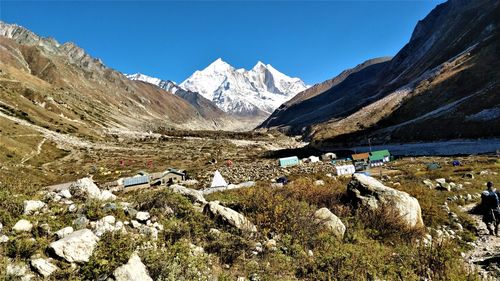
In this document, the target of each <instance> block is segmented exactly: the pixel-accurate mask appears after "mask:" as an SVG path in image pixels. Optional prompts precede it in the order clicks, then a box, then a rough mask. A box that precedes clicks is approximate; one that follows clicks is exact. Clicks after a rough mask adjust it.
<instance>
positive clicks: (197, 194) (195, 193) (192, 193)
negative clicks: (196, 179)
mask: <svg viewBox="0 0 500 281" xmlns="http://www.w3.org/2000/svg"><path fill="white" fill-rule="evenodd" d="M169 188H170V189H172V191H173V192H175V193H179V194H182V195H184V196H186V197H188V198H189V199H191V200H192V201H195V202H198V203H201V204H206V203H207V200H205V197H203V192H201V191H199V190H195V189H191V188H187V187H184V186H182V185H178V184H173V185H171V186H169Z"/></svg>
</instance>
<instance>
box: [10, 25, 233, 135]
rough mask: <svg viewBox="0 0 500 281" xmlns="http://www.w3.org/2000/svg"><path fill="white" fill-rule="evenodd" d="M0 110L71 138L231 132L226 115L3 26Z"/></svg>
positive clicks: (68, 47)
mask: <svg viewBox="0 0 500 281" xmlns="http://www.w3.org/2000/svg"><path fill="white" fill-rule="evenodd" d="M0 56H1V60H0V88H1V91H0V96H1V98H0V100H1V102H0V110H1V113H3V114H7V115H16V116H21V117H22V118H23V119H26V120H28V121H29V122H31V123H34V124H36V125H39V126H43V127H46V128H48V129H51V130H58V131H61V132H66V133H81V134H92V135H99V133H98V131H100V130H102V129H112V128H121V129H127V130H130V129H132V130H144V129H147V130H149V129H151V127H152V126H156V125H155V124H158V125H161V126H164V127H172V128H182V129H225V128H232V126H233V125H234V124H233V120H231V119H230V118H228V116H227V115H226V114H224V113H223V112H222V111H218V112H217V111H216V112H211V114H208V113H207V112H205V109H204V108H203V109H201V107H199V108H197V107H195V106H193V105H191V104H190V103H189V102H187V101H186V100H184V99H183V98H181V97H178V96H176V95H171V94H169V93H168V92H166V91H164V90H162V89H160V88H158V87H155V86H153V85H151V84H148V83H143V82H139V81H131V80H129V79H127V77H125V76H124V75H122V74H121V73H120V72H118V71H115V70H113V69H110V68H108V67H106V66H105V65H104V64H103V63H102V61H100V60H99V59H96V58H93V57H91V56H90V55H89V54H87V53H86V52H85V51H84V50H83V49H81V48H79V47H78V46H76V45H75V44H73V43H64V44H60V43H58V42H57V41H56V40H54V39H52V38H42V37H40V36H38V35H36V34H34V33H33V32H31V31H29V30H27V29H25V28H23V27H21V26H18V25H12V24H7V23H3V22H0Z"/></svg>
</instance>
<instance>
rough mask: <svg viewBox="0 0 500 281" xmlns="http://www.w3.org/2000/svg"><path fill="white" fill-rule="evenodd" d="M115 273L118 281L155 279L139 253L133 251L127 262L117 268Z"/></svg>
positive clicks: (148, 280)
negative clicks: (150, 274)
mask: <svg viewBox="0 0 500 281" xmlns="http://www.w3.org/2000/svg"><path fill="white" fill-rule="evenodd" d="M113 275H114V277H115V280H116V281H138V280H141V281H153V279H152V278H151V277H150V276H149V273H148V270H147V269H146V266H145V265H144V264H143V263H142V261H141V258H140V257H139V256H138V255H137V253H133V254H132V256H131V257H130V259H129V260H128V262H127V263H126V264H124V265H122V266H120V267H118V268H117V269H115V271H114V272H113Z"/></svg>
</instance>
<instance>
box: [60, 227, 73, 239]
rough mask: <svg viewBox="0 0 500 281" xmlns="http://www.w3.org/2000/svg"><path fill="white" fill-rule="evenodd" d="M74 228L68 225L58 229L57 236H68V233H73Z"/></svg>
mask: <svg viewBox="0 0 500 281" xmlns="http://www.w3.org/2000/svg"><path fill="white" fill-rule="evenodd" d="M73 231H74V229H73V227H71V226H67V227H65V228H61V229H59V230H58V231H56V235H57V238H59V239H62V238H64V237H66V236H67V235H68V234H71V233H73Z"/></svg>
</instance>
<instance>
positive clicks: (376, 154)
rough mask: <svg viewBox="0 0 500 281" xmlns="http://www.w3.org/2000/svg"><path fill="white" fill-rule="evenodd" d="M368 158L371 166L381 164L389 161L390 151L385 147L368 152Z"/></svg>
mask: <svg viewBox="0 0 500 281" xmlns="http://www.w3.org/2000/svg"><path fill="white" fill-rule="evenodd" d="M368 160H369V161H370V166H371V167H375V166H382V165H383V164H384V163H385V162H389V161H391V153H390V152H389V150H387V149H384V150H377V151H373V152H370V156H369V157H368Z"/></svg>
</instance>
